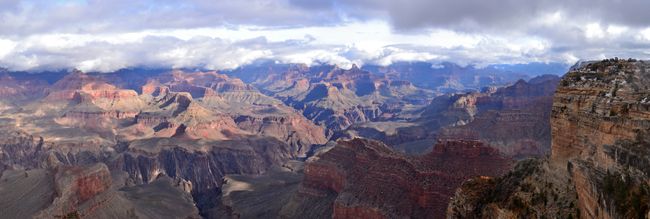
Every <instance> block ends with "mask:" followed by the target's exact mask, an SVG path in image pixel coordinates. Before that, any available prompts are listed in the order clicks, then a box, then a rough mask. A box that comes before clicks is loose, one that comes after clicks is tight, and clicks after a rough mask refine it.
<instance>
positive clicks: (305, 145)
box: [143, 71, 327, 156]
mask: <svg viewBox="0 0 650 219" xmlns="http://www.w3.org/2000/svg"><path fill="white" fill-rule="evenodd" d="M143 92H144V93H145V94H149V95H153V96H161V95H162V96H164V95H163V94H165V93H169V92H186V93H188V94H190V96H191V97H194V98H197V101H196V103H197V104H198V105H201V106H203V107H204V108H205V109H206V110H209V111H214V112H220V113H221V114H224V115H228V116H230V117H232V119H234V123H235V124H236V126H237V128H239V129H242V130H243V131H246V132H248V133H250V134H257V135H263V136H270V137H274V138H277V139H279V140H281V141H286V142H287V143H289V144H290V145H291V146H292V148H293V149H292V151H294V153H296V154H298V155H300V156H305V154H306V152H307V151H309V150H310V148H311V147H312V146H313V145H320V144H324V143H325V142H326V141H327V139H326V137H325V135H324V131H323V129H322V128H321V127H318V126H316V125H314V124H313V123H312V122H311V121H309V120H308V119H306V118H305V117H304V116H302V115H300V113H299V112H297V111H296V110H294V109H292V108H290V107H287V106H285V105H284V104H283V103H282V102H281V101H279V100H277V99H275V98H273V97H269V96H267V95H264V94H262V93H261V92H259V91H258V90H257V89H255V88H254V87H252V86H250V85H248V84H245V83H244V82H242V81H241V80H239V79H235V78H229V77H228V76H226V75H222V74H218V73H216V72H190V73H188V72H180V71H174V72H172V73H171V74H168V75H162V76H161V77H160V78H158V79H157V80H156V81H150V82H149V83H148V84H146V85H145V86H144V87H143ZM154 99H155V98H154Z"/></svg>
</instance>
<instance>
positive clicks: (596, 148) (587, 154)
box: [450, 59, 650, 218]
mask: <svg viewBox="0 0 650 219" xmlns="http://www.w3.org/2000/svg"><path fill="white" fill-rule="evenodd" d="M649 68H650V65H648V64H647V63H645V62H642V61H635V60H629V61H625V60H618V59H611V60H604V61H601V62H587V63H582V64H581V65H580V66H576V67H574V68H572V70H571V71H569V73H567V74H566V75H565V76H564V77H563V79H562V81H561V82H560V86H559V87H558V89H557V91H556V93H555V97H554V99H553V111H552V114H551V120H550V121H551V128H552V129H551V130H552V147H551V148H552V150H551V157H550V159H549V160H548V161H545V162H544V163H543V165H544V166H548V168H547V170H546V171H545V172H546V173H547V174H539V173H533V174H530V175H531V178H534V180H531V181H532V182H533V184H538V185H539V184H541V185H543V183H540V182H545V180H548V179H550V178H564V179H567V180H561V181H548V186H547V187H555V188H565V190H564V191H563V192H562V193H561V195H560V198H557V199H553V200H552V201H549V202H550V203H551V205H555V206H561V205H560V204H561V203H566V202H571V203H573V201H574V200H575V205H572V206H569V207H576V210H575V211H566V212H562V211H560V212H558V215H559V216H561V217H567V216H571V217H576V216H579V217H580V218H644V217H647V216H646V215H647V214H648V212H649V210H648V209H650V206H649V205H648V203H649V202H648V200H650V189H648V188H650V181H648V178H649V177H648V175H649V174H650V168H649V167H650V166H649V165H648V164H650V160H649V159H650V156H649V155H650V150H649V148H648V145H649V142H650V139H649V137H648V131H647V130H648V128H649V127H650V123H649V122H650V117H649V116H648V115H650V113H649V112H650V105H649V103H648V102H647V100H646V99H647V98H648V96H650V93H649V92H648V85H649V84H650V77H649V74H648V71H649V70H650V69H649ZM515 172H517V171H516V170H515ZM549 174H550V175H554V176H556V177H547V176H548V175H549ZM497 180H507V179H506V178H503V179H497ZM512 187H514V188H517V186H516V185H515V186H512ZM519 188H521V186H519ZM470 190H471V189H470ZM471 193H472V192H470V191H460V192H459V194H458V195H457V196H456V197H458V198H459V199H465V198H466V197H467V196H471ZM538 193H539V194H541V195H549V194H550V193H549V192H548V191H546V192H539V191H538ZM468 194H470V195H468ZM513 194H515V195H516V194H518V193H513ZM567 194H569V195H567ZM487 197H489V196H487ZM512 197H513V196H506V198H505V199H502V200H497V201H495V202H494V203H496V204H497V205H500V206H503V205H504V200H506V199H512ZM562 197H564V198H562ZM479 200H480V199H479ZM522 200H524V201H522V202H521V203H524V204H525V205H522V206H524V207H530V206H533V207H530V208H528V211H526V212H514V213H513V214H512V216H511V217H530V216H532V215H540V214H542V212H544V213H546V210H545V208H540V207H539V206H537V207H535V205H529V203H530V202H528V201H526V200H530V201H532V199H522ZM520 201H521V200H520ZM478 203H480V205H475V206H476V207H475V208H473V209H472V211H473V212H475V213H480V214H483V215H487V217H494V216H495V211H492V210H489V209H488V208H486V207H484V206H485V204H486V203H490V202H484V201H479V202H478ZM544 204H545V205H547V204H548V203H546V202H545V203H544ZM459 205H463V204H462V203H460V204H454V205H452V206H450V209H453V208H457V207H458V206H459ZM501 209H506V210H507V209H510V210H512V208H507V207H506V208H501ZM497 213H498V212H497ZM452 214H454V213H452Z"/></svg>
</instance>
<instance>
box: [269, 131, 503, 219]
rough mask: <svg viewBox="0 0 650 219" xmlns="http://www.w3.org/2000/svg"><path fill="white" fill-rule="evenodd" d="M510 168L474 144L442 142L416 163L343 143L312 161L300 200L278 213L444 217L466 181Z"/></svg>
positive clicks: (364, 144)
mask: <svg viewBox="0 0 650 219" xmlns="http://www.w3.org/2000/svg"><path fill="white" fill-rule="evenodd" d="M510 164H511V161H510V160H509V159H507V158H504V157H502V156H501V155H500V154H499V153H498V151H496V150H495V149H493V148H490V147H488V146H485V145H483V144H481V143H478V142H473V141H453V142H441V143H439V144H438V145H437V146H436V147H435V149H434V151H433V152H431V153H429V154H427V155H422V156H416V157H409V156H404V155H402V154H400V153H397V152H394V151H392V150H391V149H390V148H388V147H387V146H386V145H384V144H382V143H379V142H376V141H371V140H363V139H353V140H350V141H339V142H338V143H337V145H336V146H334V147H333V148H331V149H330V150H329V151H326V152H323V153H322V154H318V155H316V156H315V157H313V158H310V160H309V161H308V162H307V164H306V167H305V170H304V172H305V177H304V180H303V182H302V184H301V186H300V187H299V189H298V192H297V194H295V195H294V197H293V199H292V200H291V201H290V202H289V203H288V204H287V205H286V206H285V208H284V209H283V210H282V211H281V212H280V213H281V215H284V216H287V217H297V216H305V215H307V216H309V217H312V216H313V217H319V218H326V217H334V218H358V217H364V218H401V217H415V218H433V217H441V216H442V215H444V212H445V208H446V206H447V202H448V200H449V197H450V196H451V195H452V194H453V192H454V190H455V189H456V187H457V186H459V185H460V184H461V183H462V182H463V181H464V180H467V179H469V178H471V177H475V176H480V175H487V176H497V175H500V174H501V173H503V172H505V170H507V169H508V168H510ZM308 206H312V207H311V208H310V207H308ZM308 209H312V210H308Z"/></svg>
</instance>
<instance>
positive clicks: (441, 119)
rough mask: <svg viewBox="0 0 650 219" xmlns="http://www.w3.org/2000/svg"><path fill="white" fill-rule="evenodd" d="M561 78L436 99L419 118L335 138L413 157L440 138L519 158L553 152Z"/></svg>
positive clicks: (370, 125) (354, 129)
mask: <svg viewBox="0 0 650 219" xmlns="http://www.w3.org/2000/svg"><path fill="white" fill-rule="evenodd" d="M558 83H559V78H558V77H557V76H552V75H545V76H540V77H536V78H533V79H531V80H530V81H529V82H525V81H523V80H520V81H518V82H517V83H515V84H513V85H510V86H506V87H502V88H487V89H485V90H484V91H483V92H471V93H465V94H453V95H452V94H448V95H441V96H438V97H436V98H434V99H433V100H432V101H431V103H430V104H429V105H428V106H426V107H425V108H424V109H423V110H422V111H421V112H420V113H419V117H416V118H414V119H410V120H406V121H393V122H367V123H357V124H355V125H352V126H351V127H350V128H348V129H347V130H345V131H344V132H339V133H337V134H336V135H335V138H351V137H355V136H359V137H365V138H372V139H376V140H380V141H382V142H384V143H386V144H389V145H391V146H392V147H393V148H395V149H397V150H400V151H404V152H407V153H416V154H417V153H424V152H426V151H428V150H430V149H431V146H433V144H434V143H435V142H436V140H438V139H441V140H465V139H471V140H479V141H482V142H484V143H486V144H489V145H492V146H494V147H496V148H498V149H499V150H500V151H501V152H503V153H505V154H508V155H510V156H513V157H516V158H527V157H541V156H544V155H545V154H547V153H548V151H550V145H551V142H550V135H551V130H550V123H549V119H550V114H551V108H552V98H553V92H554V91H555V88H556V86H557V84H558Z"/></svg>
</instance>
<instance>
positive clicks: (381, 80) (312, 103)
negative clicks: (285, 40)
mask: <svg viewBox="0 0 650 219" xmlns="http://www.w3.org/2000/svg"><path fill="white" fill-rule="evenodd" d="M255 84H256V85H257V86H258V87H261V88H262V89H263V90H265V91H267V92H268V93H271V94H272V95H273V96H275V97H277V98H278V99H280V100H282V101H284V102H285V103H286V104H287V105H289V106H292V107H293V108H295V109H297V110H300V111H301V112H302V114H303V115H304V116H305V117H307V118H309V119H310V120H312V121H314V122H315V123H316V124H318V125H321V126H323V127H325V128H326V129H327V131H328V135H332V134H333V133H334V132H335V131H338V130H342V129H345V128H347V127H349V126H350V125H352V124H354V123H358V122H367V121H377V120H395V119H401V118H402V117H408V116H409V113H410V112H409V111H414V110H415V109H418V108H419V107H421V106H423V105H424V104H426V103H428V101H429V100H430V99H431V98H432V97H433V95H434V94H433V92H431V91H428V90H424V89H420V88H416V87H415V86H413V85H412V84H411V83H410V82H407V81H399V80H389V79H387V78H385V77H382V76H380V75H375V74H372V73H370V72H368V71H364V70H361V69H359V68H358V67H357V66H356V65H353V66H352V68H351V69H347V70H346V69H341V68H339V67H337V66H326V65H323V66H314V67H307V66H305V65H291V66H289V67H288V68H287V69H286V71H285V72H282V73H275V74H273V75H272V76H269V77H267V78H263V79H259V80H257V81H256V82H255Z"/></svg>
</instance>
